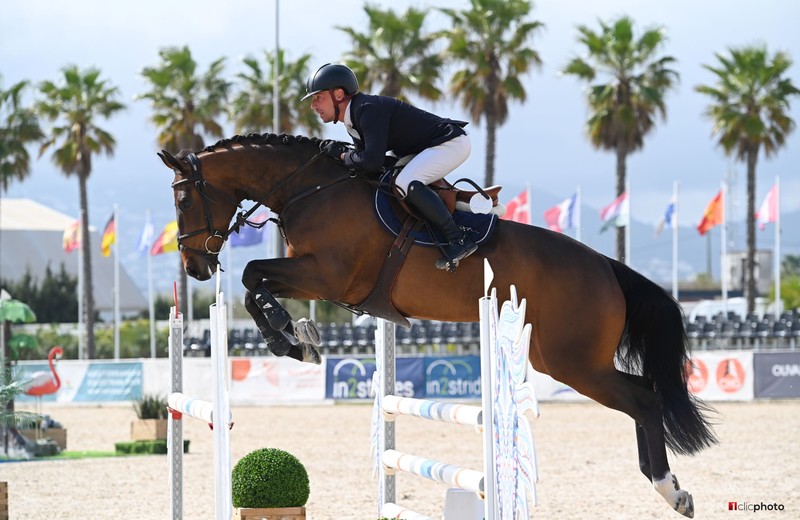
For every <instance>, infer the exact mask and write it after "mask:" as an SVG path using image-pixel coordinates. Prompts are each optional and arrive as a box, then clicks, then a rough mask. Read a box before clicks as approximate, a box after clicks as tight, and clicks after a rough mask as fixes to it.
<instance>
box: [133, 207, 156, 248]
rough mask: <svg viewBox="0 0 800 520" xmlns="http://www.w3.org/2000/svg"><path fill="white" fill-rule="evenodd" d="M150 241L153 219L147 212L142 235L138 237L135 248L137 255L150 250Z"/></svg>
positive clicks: (151, 239)
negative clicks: (137, 243)
mask: <svg viewBox="0 0 800 520" xmlns="http://www.w3.org/2000/svg"><path fill="white" fill-rule="evenodd" d="M152 241H153V218H152V217H151V216H150V212H149V211H148V212H147V217H146V221H145V223H144V228H143V229H142V234H141V235H140V236H139V245H137V246H136V251H137V252H138V253H139V255H143V254H145V253H147V251H148V249H150V244H151V243H152Z"/></svg>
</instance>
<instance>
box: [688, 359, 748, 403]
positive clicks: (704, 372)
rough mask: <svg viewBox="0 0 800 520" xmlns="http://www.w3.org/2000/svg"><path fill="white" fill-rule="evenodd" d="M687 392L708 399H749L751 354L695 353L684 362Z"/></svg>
mask: <svg viewBox="0 0 800 520" xmlns="http://www.w3.org/2000/svg"><path fill="white" fill-rule="evenodd" d="M686 372H687V374H688V383H689V391H690V392H691V393H693V394H694V395H696V396H697V397H700V398H702V399H707V400H709V401H749V400H751V399H753V353H752V352H742V351H735V352H732V351H710V352H696V353H694V354H693V355H692V359H691V360H690V361H689V362H688V363H687V366H686Z"/></svg>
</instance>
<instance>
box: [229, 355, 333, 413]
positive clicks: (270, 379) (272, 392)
mask: <svg viewBox="0 0 800 520" xmlns="http://www.w3.org/2000/svg"><path fill="white" fill-rule="evenodd" d="M229 362H230V369H231V372H230V382H231V383H230V396H231V403H232V404H237V405H239V404H248V405H261V404H280V403H298V402H320V401H322V400H323V399H324V398H325V370H324V368H323V366H322V365H313V364H311V363H298V362H297V361H296V360H294V359H291V358H286V357H263V358H261V357H246V358H231V359H230V360H229Z"/></svg>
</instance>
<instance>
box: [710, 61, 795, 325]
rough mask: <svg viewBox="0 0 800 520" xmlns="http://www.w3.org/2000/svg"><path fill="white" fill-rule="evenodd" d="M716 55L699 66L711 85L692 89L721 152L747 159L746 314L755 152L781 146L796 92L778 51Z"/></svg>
mask: <svg viewBox="0 0 800 520" xmlns="http://www.w3.org/2000/svg"><path fill="white" fill-rule="evenodd" d="M728 51H729V53H730V55H729V56H723V55H722V54H717V55H716V57H717V65H716V66H712V65H705V66H704V67H705V68H706V70H709V71H710V72H712V73H713V74H714V76H715V77H716V84H715V85H714V86H707V85H698V86H697V87H696V88H695V89H696V90H697V91H698V92H700V93H703V94H706V95H708V96H709V97H711V104H709V106H708V109H707V110H706V115H708V117H709V118H710V119H711V120H712V121H713V123H714V129H713V132H714V134H716V135H718V137H719V141H718V144H719V145H720V146H721V147H722V149H723V150H724V151H725V154H726V155H729V156H735V157H736V159H737V160H739V161H743V162H746V163H747V265H746V266H745V297H746V298H747V312H753V309H754V308H755V298H756V280H755V276H754V269H755V252H756V228H755V193H756V163H757V162H758V153H759V151H760V150H762V149H763V150H764V155H765V156H766V157H770V156H772V155H774V154H776V153H777V152H778V150H780V149H781V148H782V147H783V146H784V145H785V144H786V137H787V136H788V135H789V134H790V133H791V132H792V130H794V126H795V124H794V121H793V120H792V118H791V117H789V101H790V98H791V96H796V95H798V94H800V90H798V89H797V87H795V86H794V85H793V84H792V82H791V80H790V79H789V78H788V77H786V71H788V70H789V68H790V67H791V66H792V60H791V59H790V57H789V56H788V55H787V54H785V53H783V52H776V53H775V54H774V55H773V56H770V55H769V53H768V52H767V49H766V47H763V46H751V47H743V48H730V49H728Z"/></svg>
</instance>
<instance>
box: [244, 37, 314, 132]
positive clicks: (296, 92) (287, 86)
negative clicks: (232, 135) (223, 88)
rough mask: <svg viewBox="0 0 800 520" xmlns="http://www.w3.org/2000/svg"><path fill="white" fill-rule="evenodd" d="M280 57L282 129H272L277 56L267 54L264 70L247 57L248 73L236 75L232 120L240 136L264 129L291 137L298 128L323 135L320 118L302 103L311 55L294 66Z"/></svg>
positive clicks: (253, 59)
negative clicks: (236, 85)
mask: <svg viewBox="0 0 800 520" xmlns="http://www.w3.org/2000/svg"><path fill="white" fill-rule="evenodd" d="M278 56H279V59H278V70H279V71H280V72H279V74H278V91H279V92H280V98H279V100H278V103H279V112H278V113H279V115H280V121H279V128H273V126H274V87H273V81H274V79H275V73H274V71H275V54H274V53H270V52H266V51H265V52H264V61H265V65H266V66H265V67H263V68H262V65H261V63H260V62H259V61H258V60H257V59H256V58H254V57H252V56H247V57H246V58H244V60H242V61H243V63H244V64H245V66H246V67H247V71H246V72H240V73H239V74H237V75H236V77H237V78H238V79H239V82H240V84H239V88H238V93H237V94H236V96H235V97H234V99H233V103H232V104H231V119H232V120H233V123H234V130H235V131H236V133H237V134H246V133H250V132H259V133H260V132H263V131H264V130H265V129H272V132H274V133H280V132H285V133H287V134H289V133H294V131H295V129H296V128H298V127H299V128H302V129H304V130H305V131H307V132H308V133H311V134H318V133H319V132H321V131H322V121H320V119H319V117H318V116H317V114H315V113H314V111H312V110H309V109H308V107H307V106H306V105H305V102H301V101H300V99H301V98H302V97H303V96H304V95H305V92H306V78H307V77H308V61H309V60H310V59H311V55H310V54H304V55H303V56H301V57H300V59H299V60H297V61H295V62H286V60H285V57H284V52H283V51H280V53H279V55H278ZM267 70H268V71H270V72H269V73H268V72H266V71H267Z"/></svg>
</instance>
